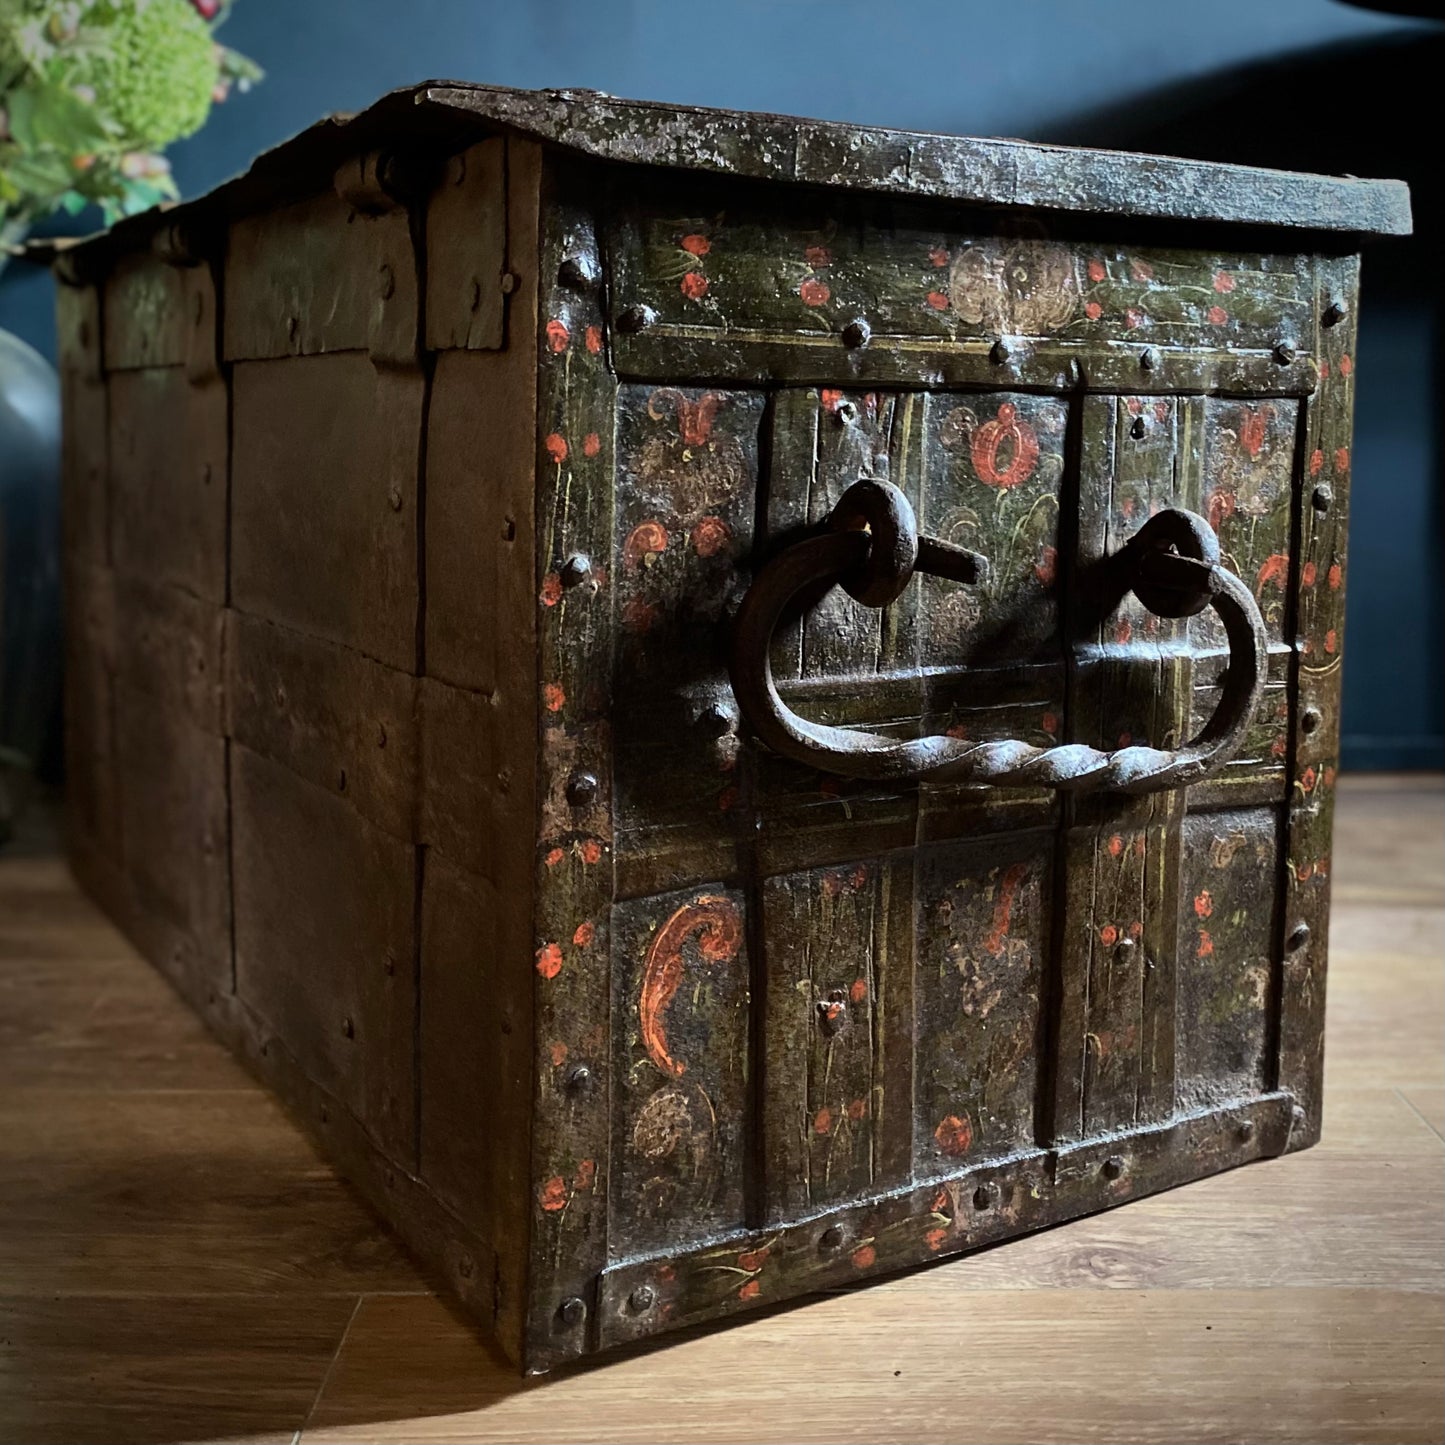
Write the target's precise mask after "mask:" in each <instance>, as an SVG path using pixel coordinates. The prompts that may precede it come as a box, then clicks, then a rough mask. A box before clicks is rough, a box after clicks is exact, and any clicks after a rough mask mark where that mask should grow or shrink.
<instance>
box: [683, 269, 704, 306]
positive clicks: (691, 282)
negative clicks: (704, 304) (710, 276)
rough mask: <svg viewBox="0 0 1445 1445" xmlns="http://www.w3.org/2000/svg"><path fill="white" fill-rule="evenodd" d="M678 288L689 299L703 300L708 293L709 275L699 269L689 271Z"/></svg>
mask: <svg viewBox="0 0 1445 1445" xmlns="http://www.w3.org/2000/svg"><path fill="white" fill-rule="evenodd" d="M678 288H679V289H680V290H681V292H682V294H683V295H684V296H686V297H687V299H688V300H689V301H701V300H702V298H703V297H704V296H706V295H707V277H706V276H704V275H702V273H701V272H698V271H689V272H688V273H687V275H686V276H684V277H683V278H682V280H681V281H680V282H679V283H678Z"/></svg>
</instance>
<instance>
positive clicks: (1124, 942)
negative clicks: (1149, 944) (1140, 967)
mask: <svg viewBox="0 0 1445 1445" xmlns="http://www.w3.org/2000/svg"><path fill="white" fill-rule="evenodd" d="M1137 947H1138V944H1137V943H1136V942H1135V941H1134V940H1133V939H1132V938H1130V937H1129V935H1128V934H1127V933H1126V934H1125V935H1124V937H1123V938H1121V939H1120V940H1119V941H1118V943H1116V944H1115V945H1114V957H1115V958H1117V959H1118V960H1119V961H1120V962H1121V963H1127V962H1128V961H1129V960H1130V959H1131V958H1132V957H1133V956H1134V950H1135V948H1137Z"/></svg>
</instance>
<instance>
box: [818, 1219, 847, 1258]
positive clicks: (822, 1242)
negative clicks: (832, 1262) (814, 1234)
mask: <svg viewBox="0 0 1445 1445" xmlns="http://www.w3.org/2000/svg"><path fill="white" fill-rule="evenodd" d="M818 1248H819V1249H826V1250H830V1251H831V1250H835V1249H842V1248H843V1231H842V1230H841V1229H840V1228H839V1227H838V1226H837V1225H836V1224H830V1225H829V1226H828V1227H827V1229H825V1230H824V1231H823V1232H822V1234H820V1235H819V1236H818Z"/></svg>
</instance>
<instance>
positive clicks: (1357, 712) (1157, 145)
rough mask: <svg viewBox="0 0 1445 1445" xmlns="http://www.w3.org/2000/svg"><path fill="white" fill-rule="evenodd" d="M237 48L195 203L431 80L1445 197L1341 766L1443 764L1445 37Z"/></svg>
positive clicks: (488, 8) (535, 24)
mask: <svg viewBox="0 0 1445 1445" xmlns="http://www.w3.org/2000/svg"><path fill="white" fill-rule="evenodd" d="M226 34H227V39H228V40H229V41H230V43H232V44H233V45H235V46H236V47H237V48H238V49H241V50H243V51H245V52H246V53H248V54H250V55H252V56H254V57H255V58H256V59H257V60H258V61H260V63H261V64H262V65H264V66H265V67H266V69H267V71H268V72H269V75H268V79H267V81H266V83H265V85H264V86H263V87H262V88H261V89H260V90H258V91H257V92H255V93H254V94H253V95H251V96H248V97H243V98H237V99H235V100H233V101H232V102H230V103H229V104H228V105H227V106H225V107H224V108H223V109H221V110H220V111H219V112H218V113H217V115H216V116H215V118H214V120H213V122H212V124H211V125H210V126H209V127H208V128H207V129H206V130H205V131H204V132H203V133H202V134H201V135H199V136H196V137H194V138H193V139H191V140H189V141H187V142H185V143H183V144H182V145H180V146H177V147H176V148H175V150H174V151H173V153H172V159H173V162H174V165H175V169H176V175H177V178H178V180H179V182H180V184H181V187H182V189H183V191H184V192H185V193H186V194H188V195H192V194H195V193H197V192H199V191H202V190H204V189H206V188H207V187H209V186H211V185H213V184H214V183H215V182H216V181H218V180H220V179H222V178H223V177H225V176H226V175H228V174H230V173H232V172H235V171H237V170H240V169H242V168H243V167H244V166H245V165H246V163H247V162H248V161H249V159H250V158H251V156H252V155H253V154H254V153H255V152H257V151H258V150H261V149H263V148H265V147H267V146H269V145H272V144H274V143H275V142H276V141H278V140H281V139H282V138H283V137H285V136H286V135H288V134H291V133H292V132H294V131H297V130H299V129H301V128H302V127H304V126H305V125H307V124H308V123H309V122H311V121H312V120H314V119H315V118H316V117H317V116H319V115H321V114H322V113H323V112H326V111H332V110H345V109H356V108H359V107H361V106H364V105H366V104H367V103H368V102H369V101H371V100H372V99H374V98H375V97H376V95H378V94H379V93H380V92H382V91H384V90H388V89H391V88H393V87H395V86H399V85H404V84H407V83H409V82H412V81H416V80H420V79H423V78H427V77H434V76H441V77H455V78H459V79H466V80H482V81H490V82H495V83H500V84H506V85H518V86H554V85H556V86H561V85H570V86H588V87H595V88H597V89H600V90H607V91H611V92H613V93H614V94H618V95H627V96H637V97H645V98H653V99H660V100H672V101H680V102H692V103H698V104H704V105H717V106H728V107H736V108H739V109H758V110H778V111H786V112H792V113H796V114H804V115H815V116H821V117H826V118H830V119H838V120H852V121H861V122H867V123H874V124H881V125H888V126H899V127H907V128H917V129H927V130H944V131H957V132H962V133H965V134H976V135H1013V136H1021V137H1024V138H1027V139H1032V140H1066V141H1073V142H1075V143H1091V144H1101V145H1116V146H1124V147H1130V146H1139V147H1141V148H1153V149H1166V150H1171V151H1173V152H1175V153H1179V154H1195V155H1207V156H1211V157H1214V158H1219V159H1230V160H1236V159H1237V160H1249V161H1255V162H1261V163H1268V164H1279V165H1286V166H1289V165H1295V166H1299V167H1301V168H1312V169H1317V170H1326V171H1333V172H1353V173H1356V174H1373V175H1405V176H1406V177H1407V178H1409V179H1412V180H1413V181H1415V182H1416V184H1417V188H1421V187H1423V188H1424V190H1426V191H1428V190H1431V189H1432V188H1433V191H1434V196H1435V199H1433V200H1432V199H1430V198H1429V197H1427V196H1425V195H1423V194H1420V193H1419V191H1418V189H1417V210H1420V211H1423V212H1425V213H1426V215H1427V217H1428V225H1429V226H1433V227H1434V228H1435V229H1434V234H1433V237H1432V236H1431V235H1429V234H1427V235H1425V236H1424V237H1422V238H1420V240H1418V241H1415V242H1411V243H1394V244H1393V246H1392V247H1384V246H1377V247H1375V248H1373V250H1372V252H1371V253H1370V255H1369V256H1368V258H1367V265H1366V293H1365V294H1366V304H1365V308H1364V319H1363V329H1362V334H1361V339H1360V345H1359V353H1358V372H1357V377H1358V390H1357V396H1358V408H1359V418H1358V433H1357V437H1356V447H1355V482H1354V484H1355V515H1354V522H1353V539H1352V546H1353V548H1354V562H1353V565H1352V568H1351V580H1350V590H1349V619H1348V626H1349V647H1348V655H1349V660H1348V664H1347V667H1346V671H1345V732H1346V740H1345V750H1346V762H1347V764H1350V765H1353V766H1356V767H1401V766H1403V767H1425V766H1441V765H1442V764H1445V731H1442V723H1441V718H1442V715H1445V696H1442V690H1445V681H1442V673H1445V669H1442V668H1441V666H1440V657H1439V639H1440V638H1441V637H1442V635H1445V631H1442V625H1441V624H1442V621H1445V619H1442V616H1441V588H1440V576H1441V569H1440V556H1441V523H1440V497H1441V493H1442V488H1441V487H1440V485H1439V483H1440V473H1441V462H1440V456H1441V445H1440V437H1439V435H1438V432H1437V431H1436V430H1434V426H1435V424H1434V422H1433V418H1432V417H1431V402H1432V398H1436V397H1438V396H1439V395H1440V389H1439V379H1440V349H1441V342H1440V337H1441V330H1440V280H1439V278H1438V271H1439V268H1440V265H1441V261H1440V257H1441V250H1440V245H1439V238H1440V233H1439V229H1438V191H1439V187H1440V180H1439V177H1438V175H1437V174H1436V172H1437V171H1438V170H1439V167H1438V164H1426V162H1425V160H1424V158H1423V150H1424V147H1423V146H1421V147H1420V151H1421V153H1422V154H1421V155H1420V156H1417V155H1416V153H1415V151H1414V150H1413V149H1412V148H1411V147H1410V137H1409V135H1408V134H1401V132H1400V126H1399V117H1400V116H1401V114H1402V105H1403V102H1402V100H1401V97H1402V96H1405V95H1407V94H1408V93H1409V91H1410V89H1411V88H1412V85H1413V84H1414V83H1416V82H1418V84H1419V85H1421V86H1423V87H1425V89H1424V90H1423V93H1424V94H1425V95H1428V96H1434V95H1436V94H1437V92H1438V84H1439V82H1438V76H1439V75H1440V74H1441V73H1445V71H1442V67H1441V59H1442V54H1441V49H1440V43H1439V42H1440V39H1441V31H1440V29H1439V27H1435V26H1429V25H1426V24H1422V23H1420V22H1410V21H1405V20H1397V19H1392V18H1389V17H1386V16H1382V15H1377V14H1373V13H1371V12H1369V11H1367V10H1362V9H1354V8H1351V7H1348V6H1345V5H1341V4H1334V3H1330V0H1270V3H1268V4H1263V3H1260V0H1213V3H1211V4H1209V5H1190V4H1161V3H1160V0H1112V3H1109V4H1095V5H1083V4H1080V3H1078V0H1009V3H1006V4H998V3H996V0H987V3H959V0H952V3H951V0H931V3H929V4H918V3H915V0H885V3H878V0H867V3H863V0H826V3H824V0H771V3H767V0H732V3H728V0H711V3H706V4H688V3H681V0H667V3H663V0H410V3H408V4H398V3H396V0H304V3H297V0H239V3H238V4H237V7H236V11H235V14H234V17H233V19H232V21H231V23H230V24H229V25H228V27H227V32H226ZM1432 77H1435V78H1434V79H1432ZM1430 108H1431V109H1434V110H1438V106H1436V105H1435V104H1434V103H1433V102H1432V105H1431V107H1430ZM1435 141H1436V142H1437V143H1438V136H1436V137H1435ZM1422 202H1423V204H1422ZM1422 277H1423V278H1424V280H1425V285H1424V287H1423V289H1422V286H1421V278H1422ZM0 325H3V326H7V327H9V328H10V329H12V330H14V331H17V332H19V333H20V334H21V335H23V336H26V337H27V338H28V339H30V340H31V341H32V342H34V344H36V345H37V346H39V347H40V348H41V349H42V350H45V351H52V350H53V339H52V336H51V327H50V294H49V283H48V280H47V279H46V278H44V277H42V276H37V275H30V276H25V275H22V274H20V268H18V267H11V268H10V269H9V271H8V272H7V273H6V274H5V275H4V277H3V279H0Z"/></svg>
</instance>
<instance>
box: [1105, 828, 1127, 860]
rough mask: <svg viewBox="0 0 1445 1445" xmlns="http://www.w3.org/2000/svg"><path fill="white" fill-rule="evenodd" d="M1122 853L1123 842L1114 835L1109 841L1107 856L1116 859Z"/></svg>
mask: <svg viewBox="0 0 1445 1445" xmlns="http://www.w3.org/2000/svg"><path fill="white" fill-rule="evenodd" d="M1123 851H1124V840H1123V839H1122V838H1121V837H1120V836H1119V835H1118V834H1117V833H1115V834H1114V836H1113V837H1112V838H1110V839H1109V856H1110V857H1111V858H1117V857H1118V856H1119V855H1120V854H1121V853H1122V852H1123Z"/></svg>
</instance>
